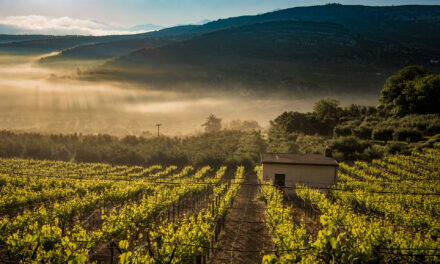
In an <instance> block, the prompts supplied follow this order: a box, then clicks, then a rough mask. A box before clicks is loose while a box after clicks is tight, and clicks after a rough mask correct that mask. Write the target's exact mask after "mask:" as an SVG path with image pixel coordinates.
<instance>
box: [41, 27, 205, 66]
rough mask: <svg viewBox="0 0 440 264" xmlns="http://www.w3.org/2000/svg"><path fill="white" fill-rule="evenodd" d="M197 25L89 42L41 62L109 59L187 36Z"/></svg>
mask: <svg viewBox="0 0 440 264" xmlns="http://www.w3.org/2000/svg"><path fill="white" fill-rule="evenodd" d="M195 27H197V26H192V25H189V26H176V27H171V28H166V29H163V30H158V31H154V32H149V33H145V34H142V37H141V38H133V39H122V40H113V41H106V42H101V43H90V44H83V45H80V46H75V47H72V48H68V49H64V50H62V51H61V52H60V53H59V54H57V55H54V56H50V57H45V58H43V59H41V61H40V62H41V63H50V62H58V61H66V60H71V59H75V60H95V59H109V58H112V57H117V56H120V55H123V54H127V53H130V52H133V51H135V50H138V49H142V48H155V47H159V46H163V45H166V44H171V43H173V42H176V41H181V40H184V39H186V38H189V37H190V36H192V35H190V34H185V33H187V32H188V31H190V30H191V29H193V28H195Z"/></svg>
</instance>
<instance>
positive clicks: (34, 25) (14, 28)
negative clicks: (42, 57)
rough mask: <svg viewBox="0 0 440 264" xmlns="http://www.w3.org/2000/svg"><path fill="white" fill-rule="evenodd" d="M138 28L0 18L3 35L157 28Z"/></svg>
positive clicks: (62, 19)
mask: <svg viewBox="0 0 440 264" xmlns="http://www.w3.org/2000/svg"><path fill="white" fill-rule="evenodd" d="M148 26H150V27H148ZM138 28H139V29H138ZM138 28H136V29H138V30H133V28H132V29H127V28H122V27H116V26H111V25H108V24H106V23H102V22H98V21H92V20H83V19H75V18H71V17H58V18H48V17H45V16H39V15H28V16H7V17H0V33H5V34H51V35H94V36H101V35H121V34H136V33H142V32H147V31H151V30H156V29H158V28H159V26H155V25H143V26H138ZM150 28H151V29H150Z"/></svg>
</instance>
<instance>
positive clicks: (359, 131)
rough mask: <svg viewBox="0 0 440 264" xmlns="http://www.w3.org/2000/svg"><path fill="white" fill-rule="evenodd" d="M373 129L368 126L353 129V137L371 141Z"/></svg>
mask: <svg viewBox="0 0 440 264" xmlns="http://www.w3.org/2000/svg"><path fill="white" fill-rule="evenodd" d="M372 131H373V129H372V128H371V127H368V126H364V125H361V126H359V127H357V128H355V129H353V135H355V136H356V137H358V138H360V139H371V133H372Z"/></svg>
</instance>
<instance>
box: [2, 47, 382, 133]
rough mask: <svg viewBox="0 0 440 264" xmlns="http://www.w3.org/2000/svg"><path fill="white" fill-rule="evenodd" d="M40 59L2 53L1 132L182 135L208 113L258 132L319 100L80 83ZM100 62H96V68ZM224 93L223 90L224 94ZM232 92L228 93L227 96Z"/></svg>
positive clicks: (74, 73) (73, 71)
mask: <svg viewBox="0 0 440 264" xmlns="http://www.w3.org/2000/svg"><path fill="white" fill-rule="evenodd" d="M41 57H42V56H20V55H8V54H0V80H1V81H0V129H8V130H18V131H26V132H43V133H73V132H77V133H87V134H96V133H108V134H113V135H127V134H132V135H141V134H142V133H143V132H145V133H146V134H144V135H148V134H149V133H152V134H155V133H156V126H155V124H157V123H160V124H162V127H161V133H163V134H165V135H183V134H188V133H194V132H198V131H202V127H201V124H202V123H204V121H205V119H206V117H207V116H208V115H209V114H210V113H213V114H215V115H216V116H217V117H220V118H222V119H223V124H226V123H227V122H229V121H232V120H236V119H246V120H256V121H258V122H259V124H260V125H261V126H262V127H267V126H268V125H269V120H272V119H274V118H275V117H276V116H278V115H279V114H281V113H282V112H284V111H291V110H295V111H310V110H311V109H312V107H313V104H314V102H316V101H317V100H319V99H320V98H307V99H302V98H298V97H294V96H292V95H289V96H280V95H279V94H273V93H272V92H271V89H270V87H268V89H267V94H266V95H265V96H261V95H258V96H256V95H253V94H252V93H249V90H246V89H243V90H242V91H234V92H222V91H218V93H217V92H216V93H215V94H214V93H213V92H212V90H210V91H209V92H208V91H207V92H203V87H194V89H193V90H191V89H188V84H185V86H186V87H185V89H181V90H180V89H179V87H174V88H173V89H166V88H164V87H150V86H146V85H142V84H133V83H124V82H109V81H96V80H95V81H84V80H79V79H78V78H76V77H78V75H79V74H81V69H84V67H86V68H87V67H91V65H93V63H92V64H91V63H90V62H87V64H84V65H85V66H84V67H83V68H81V67H79V66H78V62H75V64H72V65H74V66H72V65H70V66H71V67H62V66H60V67H42V66H41V65H40V64H38V63H37V62H38V60H39V59H40V58H41ZM97 63H100V62H97ZM225 90H228V89H225ZM229 91H230V89H229ZM335 98H337V99H340V100H341V102H342V103H343V104H348V103H359V104H375V103H376V98H370V97H368V98H352V97H350V96H349V95H347V96H335Z"/></svg>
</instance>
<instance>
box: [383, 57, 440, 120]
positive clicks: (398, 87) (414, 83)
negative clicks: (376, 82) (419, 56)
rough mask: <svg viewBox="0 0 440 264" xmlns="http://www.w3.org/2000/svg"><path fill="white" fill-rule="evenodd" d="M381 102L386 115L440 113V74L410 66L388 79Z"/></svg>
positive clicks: (420, 67)
mask: <svg viewBox="0 0 440 264" xmlns="http://www.w3.org/2000/svg"><path fill="white" fill-rule="evenodd" d="M379 102H380V103H379V109H380V111H381V112H382V113H383V114H386V115H388V114H390V115H398V116H404V115H407V114H429V113H440V75H434V74H431V73H430V72H429V71H427V70H426V69H425V68H423V66H408V67H406V68H404V69H402V70H400V71H399V72H398V73H397V74H396V75H393V76H391V77H389V78H388V79H387V81H386V83H385V86H384V88H383V89H382V91H381V97H380V99H379Z"/></svg>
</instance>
